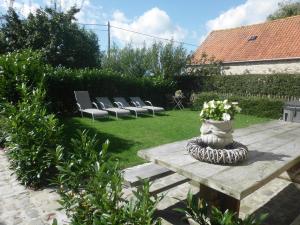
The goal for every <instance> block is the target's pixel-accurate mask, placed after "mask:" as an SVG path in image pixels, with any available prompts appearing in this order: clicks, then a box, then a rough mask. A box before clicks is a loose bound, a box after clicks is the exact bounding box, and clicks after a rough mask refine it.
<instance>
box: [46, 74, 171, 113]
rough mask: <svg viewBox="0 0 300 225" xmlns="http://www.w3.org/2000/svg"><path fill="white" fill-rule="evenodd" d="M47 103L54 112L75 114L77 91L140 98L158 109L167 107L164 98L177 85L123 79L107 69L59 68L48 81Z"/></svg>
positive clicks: (132, 78) (148, 78)
mask: <svg viewBox="0 0 300 225" xmlns="http://www.w3.org/2000/svg"><path fill="white" fill-rule="evenodd" d="M45 85H46V89H47V99H48V100H49V101H51V102H52V109H53V110H54V111H55V112H58V111H59V112H62V113H73V112H74V111H75V110H76V104H75V98H74V93H73V92H74V90H87V91H89V93H90V96H91V98H92V100H93V99H94V97H97V96H107V97H111V98H112V97H117V96H124V97H129V96H141V97H142V98H144V99H146V100H151V101H152V102H153V103H154V104H157V105H166V100H165V95H166V94H167V93H172V92H173V91H174V86H175V85H174V83H173V82H171V81H168V80H163V79H162V78H159V77H157V78H150V77H142V78H137V77H130V76H122V75H121V74H119V73H117V72H113V71H111V70H105V69H84V70H71V69H63V68H58V69H56V70H53V71H52V72H51V73H50V74H49V75H48V76H46V79H45Z"/></svg>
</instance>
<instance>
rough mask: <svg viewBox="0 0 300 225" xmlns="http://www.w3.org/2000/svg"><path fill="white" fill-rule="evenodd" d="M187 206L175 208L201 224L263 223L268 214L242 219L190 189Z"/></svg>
mask: <svg viewBox="0 0 300 225" xmlns="http://www.w3.org/2000/svg"><path fill="white" fill-rule="evenodd" d="M185 205H186V206H185V208H184V209H182V208H178V209H175V210H176V211H179V212H181V213H183V214H185V217H184V218H186V219H192V220H193V221H195V222H196V223H198V224H199V225H261V224H262V222H263V221H264V220H265V219H266V217H267V214H261V215H260V216H259V217H258V218H256V217H255V216H253V215H250V216H247V217H246V218H245V219H240V218H238V217H237V216H236V214H235V213H233V212H230V211H229V210H226V211H225V212H221V211H220V210H219V209H218V208H216V207H214V206H209V205H208V204H207V203H206V202H205V201H204V200H203V199H199V198H197V197H196V196H194V195H193V194H192V193H191V192H190V191H189V192H188V194H187V198H186V201H185Z"/></svg>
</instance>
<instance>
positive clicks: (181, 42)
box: [111, 25, 198, 47]
mask: <svg viewBox="0 0 300 225" xmlns="http://www.w3.org/2000/svg"><path fill="white" fill-rule="evenodd" d="M111 27H112V28H115V29H119V30H123V31H127V32H131V33H134V34H139V35H143V36H147V37H151V38H155V39H160V40H163V41H173V42H175V43H179V44H185V45H191V46H195V47H198V45H195V44H191V43H187V42H183V41H176V40H172V39H168V38H162V37H158V36H155V35H151V34H145V33H141V32H138V31H133V30H128V29H125V28H121V27H116V26H113V25H111Z"/></svg>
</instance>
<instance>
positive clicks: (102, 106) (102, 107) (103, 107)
mask: <svg viewBox="0 0 300 225" xmlns="http://www.w3.org/2000/svg"><path fill="white" fill-rule="evenodd" d="M98 103H99V104H100V106H101V109H105V105H104V104H103V103H102V102H99V101H98Z"/></svg>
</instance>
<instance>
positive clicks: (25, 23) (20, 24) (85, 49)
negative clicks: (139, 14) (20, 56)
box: [0, 7, 101, 68]
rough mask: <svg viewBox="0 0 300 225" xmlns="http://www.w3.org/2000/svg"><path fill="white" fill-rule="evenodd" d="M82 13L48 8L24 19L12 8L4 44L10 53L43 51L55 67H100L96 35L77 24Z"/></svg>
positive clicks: (8, 17) (7, 21)
mask: <svg viewBox="0 0 300 225" xmlns="http://www.w3.org/2000/svg"><path fill="white" fill-rule="evenodd" d="M78 12H79V9H76V8H75V7H72V8H71V9H70V10H69V11H67V12H57V11H56V10H54V9H51V8H45V9H38V10H37V11H36V13H35V14H30V15H29V16H28V17H27V18H26V19H24V20H21V19H20V18H19V16H18V15H17V13H16V12H15V11H14V10H13V9H10V10H9V11H8V13H7V14H6V15H5V16H4V18H5V21H6V22H5V23H4V25H3V27H2V28H1V30H2V32H3V34H4V35H3V37H2V42H4V43H6V44H7V47H6V51H7V52H10V51H14V50H18V49H23V48H31V49H34V50H43V51H44V53H45V56H46V61H47V62H48V63H50V64H51V65H54V66H66V67H70V68H82V67H97V66H99V65H100V56H101V54H100V50H99V45H98V38H97V36H96V34H95V33H93V32H91V31H87V30H85V29H83V28H80V27H79V26H78V25H77V24H76V23H74V21H75V15H76V13H78ZM3 39H4V41H3ZM0 43H1V41H0Z"/></svg>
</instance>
